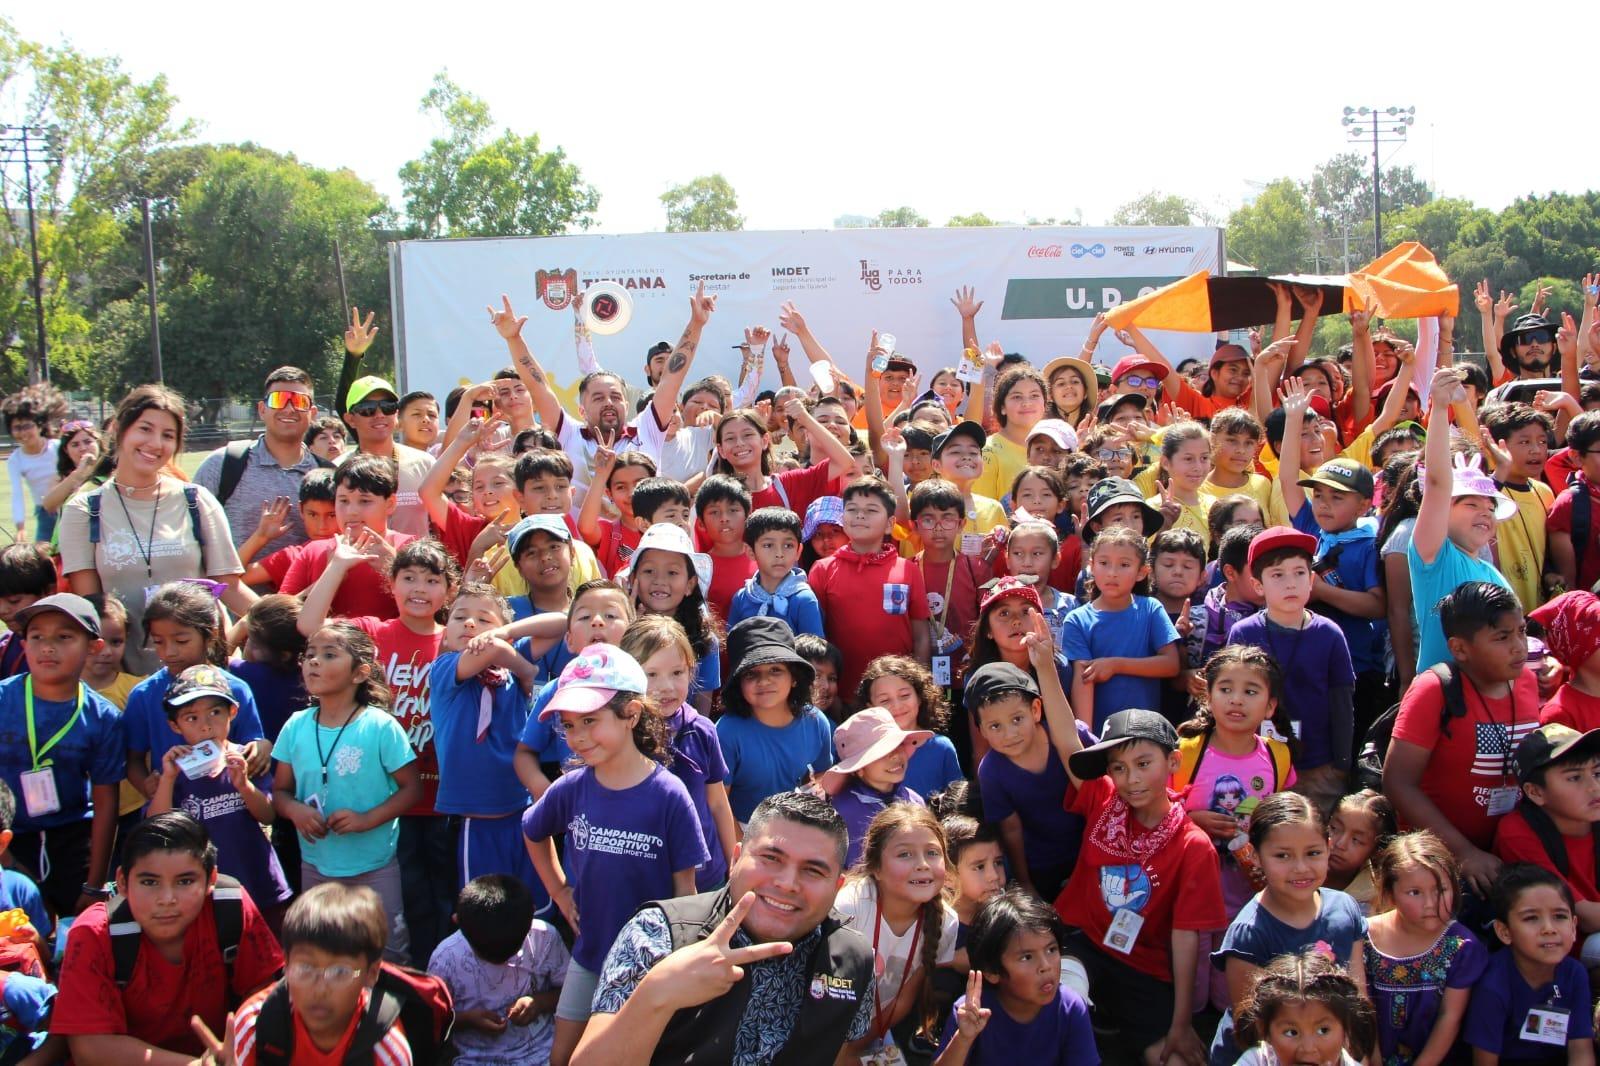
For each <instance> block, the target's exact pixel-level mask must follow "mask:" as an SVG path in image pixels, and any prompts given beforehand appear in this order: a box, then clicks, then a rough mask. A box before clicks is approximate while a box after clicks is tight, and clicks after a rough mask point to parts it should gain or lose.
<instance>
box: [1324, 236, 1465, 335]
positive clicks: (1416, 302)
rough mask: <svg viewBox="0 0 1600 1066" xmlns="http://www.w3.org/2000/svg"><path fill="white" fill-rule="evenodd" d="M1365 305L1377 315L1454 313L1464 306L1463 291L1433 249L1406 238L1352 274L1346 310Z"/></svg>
mask: <svg viewBox="0 0 1600 1066" xmlns="http://www.w3.org/2000/svg"><path fill="white" fill-rule="evenodd" d="M1363 308H1365V309H1366V310H1367V311H1368V312H1370V313H1371V314H1372V316H1373V317H1375V318H1432V317H1434V316H1435V315H1454V314H1457V313H1458V312H1459V311H1460V309H1461V294H1460V293H1459V292H1458V291H1457V289H1456V287H1455V285H1453V284H1451V282H1450V279H1449V278H1448V277H1446V276H1445V272H1444V269H1443V268H1442V267H1440V266H1439V261H1438V260H1436V259H1435V258H1434V257H1433V253H1432V252H1430V251H1428V250H1427V249H1426V248H1424V247H1423V246H1422V245H1420V244H1418V243H1417V242H1416V241H1406V242H1405V243H1404V244H1397V245H1395V246H1394V247H1393V248H1391V249H1389V250H1388V251H1387V252H1385V253H1384V254H1383V255H1381V256H1379V257H1378V258H1377V259H1374V260H1373V261H1372V262H1370V263H1368V264H1367V265H1366V266H1365V267H1363V268H1361V269H1360V270H1358V271H1355V272H1354V273H1352V274H1351V275H1350V286H1349V288H1347V289H1345V297H1344V309H1345V311H1347V312H1349V311H1358V310H1361V309H1363Z"/></svg>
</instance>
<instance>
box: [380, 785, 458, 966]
mask: <svg viewBox="0 0 1600 1066" xmlns="http://www.w3.org/2000/svg"><path fill="white" fill-rule="evenodd" d="M455 841H456V828H455V820H454V819H452V818H450V817H448V816H447V815H443V814H406V815H402V816H401V817H400V843H399V846H398V850H397V852H396V856H395V857H396V858H397V859H399V861H400V898H401V900H402V901H403V906H404V907H405V912H406V925H407V926H408V927H410V930H411V957H412V958H413V959H415V960H416V962H415V965H416V967H417V968H418V969H423V968H426V967H427V965H428V959H429V958H431V957H432V956H433V949H434V948H435V947H437V946H438V945H439V941H441V940H443V939H444V938H445V937H447V936H449V935H450V933H451V932H452V926H451V924H450V916H451V915H452V914H454V913H455V909H456V844H455Z"/></svg>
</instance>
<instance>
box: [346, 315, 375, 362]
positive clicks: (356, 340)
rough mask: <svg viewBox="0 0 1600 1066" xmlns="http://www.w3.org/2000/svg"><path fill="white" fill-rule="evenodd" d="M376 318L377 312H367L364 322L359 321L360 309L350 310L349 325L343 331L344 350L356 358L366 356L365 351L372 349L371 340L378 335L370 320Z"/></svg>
mask: <svg viewBox="0 0 1600 1066" xmlns="http://www.w3.org/2000/svg"><path fill="white" fill-rule="evenodd" d="M377 317H378V312H376V311H368V312H367V318H366V321H362V319H361V308H359V307H352V308H350V325H349V326H347V327H346V328H345V331H344V350H345V351H347V352H349V353H350V354H351V355H353V356H355V357H356V358H358V359H359V358H360V357H361V356H363V355H366V354H367V349H368V348H370V347H372V339H373V338H374V337H376V336H377V335H378V329H377V327H376V326H374V325H373V324H372V320H373V319H375V318H377Z"/></svg>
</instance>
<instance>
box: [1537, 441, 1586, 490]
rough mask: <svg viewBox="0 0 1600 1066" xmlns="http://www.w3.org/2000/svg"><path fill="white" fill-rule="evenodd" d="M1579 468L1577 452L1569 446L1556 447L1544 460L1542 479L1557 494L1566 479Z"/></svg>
mask: <svg viewBox="0 0 1600 1066" xmlns="http://www.w3.org/2000/svg"><path fill="white" fill-rule="evenodd" d="M1578 470H1579V463H1578V453H1577V452H1575V451H1573V450H1572V449H1571V448H1557V449H1556V450H1555V451H1553V452H1551V453H1550V457H1549V458H1548V459H1546V460H1545V461H1544V481H1545V484H1546V485H1549V486H1550V487H1551V488H1552V489H1554V490H1555V491H1556V493H1557V494H1559V493H1560V492H1561V490H1562V489H1564V488H1566V487H1567V479H1568V478H1570V477H1571V476H1572V475H1573V474H1576V473H1577V472H1578Z"/></svg>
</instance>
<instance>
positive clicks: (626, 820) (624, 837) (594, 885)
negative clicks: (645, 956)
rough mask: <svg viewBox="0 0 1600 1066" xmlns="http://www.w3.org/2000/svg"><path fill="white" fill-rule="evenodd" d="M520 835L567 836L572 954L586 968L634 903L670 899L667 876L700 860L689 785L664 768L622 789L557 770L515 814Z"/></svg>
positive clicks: (595, 966) (594, 966)
mask: <svg viewBox="0 0 1600 1066" xmlns="http://www.w3.org/2000/svg"><path fill="white" fill-rule="evenodd" d="M522 832H523V834H524V835H526V836H527V838H528V839H529V840H544V839H546V838H548V837H552V836H554V835H556V834H557V833H561V832H565V833H566V834H567V844H566V848H565V851H564V853H563V854H562V857H561V858H562V862H563V864H564V865H565V867H566V872H567V880H568V881H569V882H571V884H572V893H573V899H574V902H576V903H577V906H578V915H579V931H578V939H577V941H576V943H574V944H573V945H572V957H573V958H574V959H575V960H577V963H578V965H579V966H582V967H583V968H584V969H586V970H590V971H592V972H594V973H599V972H600V967H601V965H602V964H603V963H604V962H605V959H606V952H608V951H610V950H611V942H612V941H613V940H615V939H616V938H617V931H618V930H620V929H621V928H622V927H623V925H624V924H626V922H627V921H628V919H629V918H631V917H632V916H633V912H634V911H635V910H637V909H638V908H639V904H641V903H645V902H648V901H649V900H653V899H671V898H672V896H673V895H674V892H673V890H672V875H673V873H674V872H676V871H678V870H694V869H697V868H698V867H699V866H700V864H701V863H703V862H705V861H706V858H707V855H706V845H705V841H704V840H703V839H702V838H701V836H700V819H699V818H697V817H696V816H695V813H694V804H693V803H691V802H690V801H689V790H688V789H686V788H684V787H683V782H682V781H679V780H678V779H677V778H676V777H674V776H673V775H672V772H671V771H670V770H668V769H667V768H666V767H664V766H658V767H656V768H655V769H654V770H653V771H652V772H651V774H650V776H649V777H647V778H645V779H644V780H643V781H641V782H639V783H638V784H637V785H634V786H633V787H632V788H624V789H609V788H606V787H605V786H604V785H602V784H601V783H600V782H599V781H597V780H595V776H594V771H593V770H591V769H589V768H588V767H584V768H583V769H581V770H577V771H575V772H573V773H570V774H563V775H562V776H560V777H558V778H556V781H555V783H554V784H552V785H551V786H550V788H549V789H548V790H547V791H546V792H545V794H544V795H543V796H541V797H539V802H538V803H535V804H534V805H533V806H532V807H529V808H528V810H527V812H526V813H525V814H523V816H522Z"/></svg>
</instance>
